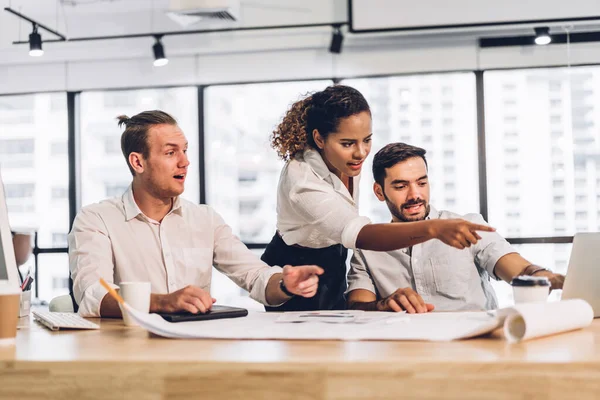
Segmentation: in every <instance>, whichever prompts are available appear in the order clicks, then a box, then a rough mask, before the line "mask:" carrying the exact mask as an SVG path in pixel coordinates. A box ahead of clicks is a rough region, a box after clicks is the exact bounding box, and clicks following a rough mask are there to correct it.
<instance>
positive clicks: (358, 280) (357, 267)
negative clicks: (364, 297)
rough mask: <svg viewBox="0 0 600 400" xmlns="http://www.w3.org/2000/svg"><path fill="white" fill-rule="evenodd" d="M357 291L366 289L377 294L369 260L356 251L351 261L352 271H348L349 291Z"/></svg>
mask: <svg viewBox="0 0 600 400" xmlns="http://www.w3.org/2000/svg"><path fill="white" fill-rule="evenodd" d="M356 289H365V290H368V291H369V292H372V293H377V291H376V289H375V282H374V281H373V278H372V277H371V274H370V273H369V269H368V266H367V260H366V259H365V255H364V253H363V252H362V251H361V250H354V254H352V259H351V260H350V270H349V271H348V290H347V291H346V293H350V292H351V291H353V290H356Z"/></svg>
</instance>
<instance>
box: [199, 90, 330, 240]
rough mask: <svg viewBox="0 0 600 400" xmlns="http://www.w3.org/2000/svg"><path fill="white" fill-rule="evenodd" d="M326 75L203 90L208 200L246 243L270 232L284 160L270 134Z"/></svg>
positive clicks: (273, 231) (272, 228) (273, 227)
mask: <svg viewBox="0 0 600 400" xmlns="http://www.w3.org/2000/svg"><path fill="white" fill-rule="evenodd" d="M330 84H331V81H306V82H281V83H263V84H248V85H227V86H211V87H208V88H207V89H206V91H205V112H204V114H205V115H204V117H205V127H206V131H205V132H206V134H205V143H206V145H205V151H206V185H207V187H206V194H207V203H208V204H210V205H212V206H213V207H215V209H216V210H217V211H218V212H219V213H220V214H221V215H222V216H223V218H224V219H225V221H226V222H227V223H228V224H229V225H230V226H231V227H232V229H233V231H234V232H235V233H236V234H237V235H239V237H240V238H241V239H242V240H243V241H244V242H246V243H267V242H269V241H270V240H271V237H273V234H274V233H275V223H276V219H277V215H276V212H275V209H276V202H277V182H278V180H279V174H280V172H281V167H282V166H283V162H282V161H281V160H279V159H278V157H277V153H276V152H275V150H273V149H272V148H271V146H270V144H269V143H270V136H271V133H272V132H273V130H274V129H275V127H276V126H277V124H278V123H279V122H280V120H281V118H282V117H283V115H284V114H285V112H286V110H287V109H288V107H289V106H290V104H292V103H293V102H294V101H296V100H298V99H299V98H300V97H301V96H302V95H304V94H306V93H307V92H311V91H315V90H322V89H324V88H325V87H326V86H328V85H330Z"/></svg>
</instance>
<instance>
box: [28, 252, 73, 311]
mask: <svg viewBox="0 0 600 400" xmlns="http://www.w3.org/2000/svg"><path fill="white" fill-rule="evenodd" d="M36 269H37V271H38V288H39V293H36V294H35V295H36V296H37V297H39V298H40V300H44V301H47V302H49V301H50V300H52V299H53V298H54V297H56V296H62V295H65V294H69V256H68V255H67V253H58V254H40V255H38V266H36ZM34 286H35V285H34Z"/></svg>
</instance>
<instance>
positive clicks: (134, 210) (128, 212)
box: [121, 185, 182, 221]
mask: <svg viewBox="0 0 600 400" xmlns="http://www.w3.org/2000/svg"><path fill="white" fill-rule="evenodd" d="M121 199H122V200H123V205H124V207H125V220H126V221H130V220H132V219H134V218H136V217H137V216H138V215H143V216H144V218H146V219H148V220H152V219H151V218H149V217H147V216H146V215H144V213H143V212H142V210H140V208H139V207H138V205H137V203H136V202H135V199H134V198H133V185H129V187H128V188H127V191H125V193H123V197H121ZM181 211H182V210H181V199H180V198H179V196H177V197H175V201H173V207H172V208H171V211H169V214H170V213H177V214H180V215H181ZM169 214H167V215H169Z"/></svg>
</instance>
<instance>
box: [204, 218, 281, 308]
mask: <svg viewBox="0 0 600 400" xmlns="http://www.w3.org/2000/svg"><path fill="white" fill-rule="evenodd" d="M211 211H212V213H213V215H212V223H213V227H214V247H213V249H214V252H213V263H214V266H215V268H216V269H217V270H218V271H219V272H222V273H223V274H225V275H226V276H227V277H228V278H229V279H231V280H232V281H233V282H235V283H236V284H237V285H238V286H239V287H241V288H244V289H245V290H247V291H248V292H249V293H250V297H251V298H253V299H254V300H256V301H258V302H259V303H261V304H264V305H269V306H278V305H280V304H269V303H267V298H266V290H267V284H268V283H269V280H270V279H271V277H272V276H273V275H274V274H277V273H281V272H282V271H283V270H282V268H281V267H278V266H273V267H271V266H269V265H267V264H266V263H264V262H263V261H262V260H261V259H260V258H258V256H257V255H255V254H254V253H253V252H252V251H250V250H249V249H248V248H247V247H246V245H245V244H244V243H242V241H241V240H240V239H239V238H238V237H237V236H235V235H234V234H233V232H232V231H231V227H229V225H227V224H226V223H225V221H224V220H223V218H222V217H221V216H220V215H219V214H218V213H217V212H216V211H214V210H211Z"/></svg>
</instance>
